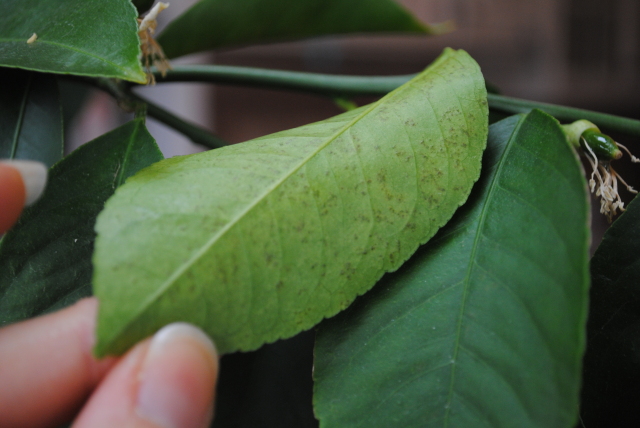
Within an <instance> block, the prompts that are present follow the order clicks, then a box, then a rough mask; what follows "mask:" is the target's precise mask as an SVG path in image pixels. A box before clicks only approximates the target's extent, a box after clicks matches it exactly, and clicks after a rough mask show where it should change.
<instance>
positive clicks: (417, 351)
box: [314, 112, 588, 427]
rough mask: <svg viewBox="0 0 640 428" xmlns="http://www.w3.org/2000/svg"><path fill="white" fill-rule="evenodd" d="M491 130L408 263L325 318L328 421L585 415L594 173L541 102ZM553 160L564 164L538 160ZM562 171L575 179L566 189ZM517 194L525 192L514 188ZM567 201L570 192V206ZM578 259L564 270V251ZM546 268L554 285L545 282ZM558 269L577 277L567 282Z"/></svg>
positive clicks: (415, 422)
mask: <svg viewBox="0 0 640 428" xmlns="http://www.w3.org/2000/svg"><path fill="white" fill-rule="evenodd" d="M538 128H539V129H548V130H550V132H544V133H543V134H542V133H540V132H539V131H538ZM489 135H490V136H489V146H488V148H487V151H486V152H485V159H484V170H483V171H484V172H483V176H482V177H481V180H480V181H479V182H478V183H477V185H476V187H475V188H474V191H473V192H472V195H471V196H470V198H469V200H468V202H467V204H465V206H463V208H462V209H461V210H459V211H458V212H457V213H456V215H455V217H454V219H453V220H452V221H451V222H450V223H449V224H448V225H447V226H446V227H445V228H443V229H442V231H441V232H440V234H439V235H438V236H437V237H436V238H435V239H434V240H432V241H431V242H430V243H429V244H428V245H427V246H425V247H424V248H423V249H421V250H420V251H419V252H418V253H417V254H416V255H415V256H414V257H413V258H412V259H411V260H410V261H409V262H408V263H407V264H405V266H403V268H402V269H401V270H399V271H398V272H396V273H394V274H391V275H388V276H386V277H385V278H384V279H383V280H382V281H381V282H380V283H379V284H378V285H377V286H376V288H374V290H372V291H371V292H370V293H369V294H367V295H365V296H363V297H362V298H360V300H359V301H358V302H357V303H356V304H354V305H353V306H352V307H350V308H349V309H348V310H347V311H345V312H343V313H342V314H340V315H339V316H337V317H335V318H333V319H331V320H327V321H325V322H324V323H323V324H321V326H320V328H319V329H318V333H317V341H316V350H315V355H316V360H315V364H314V367H315V371H314V378H315V381H316V385H315V389H314V408H315V412H316V416H317V417H318V418H319V419H320V421H321V423H322V424H323V426H327V427H331V426H354V427H357V426H372V427H376V426H380V427H383V426H384V427H386V426H428V427H435V426H443V427H444V426H456V427H465V426H474V427H475V426H490V427H498V426H513V425H517V426H539V427H543V426H544V427H549V426H570V423H571V422H574V421H575V417H576V415H575V410H576V407H577V406H576V404H577V395H578V391H579V383H580V379H579V369H580V357H581V354H582V349H583V347H584V333H583V331H582V329H581V327H582V325H583V323H584V321H585V306H586V291H587V284H588V279H587V275H586V266H587V262H586V260H587V257H586V255H587V248H588V246H587V241H588V232H587V227H586V224H587V218H588V216H587V209H586V208H587V202H586V201H587V199H586V192H585V183H584V178H582V175H581V170H580V167H579V166H578V164H577V162H576V159H575V155H574V154H573V153H572V151H571V149H570V148H569V146H568V145H567V143H566V139H565V137H564V134H563V133H562V131H561V130H560V128H559V126H558V124H557V122H555V121H554V120H553V119H552V118H550V117H549V116H547V115H545V114H544V113H540V112H534V113H531V114H529V115H528V116H527V117H526V118H523V119H520V118H518V117H512V118H510V119H508V120H506V121H503V122H501V123H499V124H498V125H493V126H492V127H491V131H490V134H489ZM541 141H544V143H543V144H540V142H541ZM523 142H524V143H523ZM519 146H520V147H519ZM540 146H542V148H541V147H540ZM549 146H554V147H552V148H551V150H552V151H551V152H549V151H547V152H546V153H545V149H547V148H548V147H549ZM556 149H557V150H556ZM541 155H542V157H541ZM558 159H560V161H559V160H558ZM541 160H544V162H541ZM549 160H552V161H554V162H556V168H548V167H547V168H546V169H544V170H543V172H540V170H539V168H542V167H544V166H545V164H546V163H547V161H549ZM550 165H553V163H552V164H550ZM559 165H563V167H562V168H557V167H558V166H559ZM536 167H538V168H536ZM567 169H568V171H567V172H568V173H565V170H567ZM554 171H555V172H554ZM548 173H551V175H549V174H548ZM540 176H542V177H543V178H538V177H540ZM563 177H568V181H567V180H566V178H563ZM545 180H547V182H550V183H551V184H553V185H554V186H555V188H556V189H557V190H558V192H557V193H556V194H555V195H554V193H553V192H550V191H548V190H545V189H547V184H549V183H547V182H545ZM541 181H542V183H541ZM558 182H559V183H560V184H562V182H565V184H563V185H561V186H560V189H558ZM567 183H570V185H566V184H567ZM541 189H542V191H541ZM505 190H509V192H505ZM514 191H515V192H516V193H513V192H514ZM536 192H540V193H542V195H543V196H544V198H542V196H540V195H538V196H536ZM518 194H519V195H520V196H521V195H526V198H525V199H522V198H521V197H517V198H516V199H515V202H514V199H513V196H512V195H518ZM547 198H551V199H550V200H549V201H548V202H547V203H546V206H545V204H541V201H542V200H544V199H547ZM554 198H555V199H554ZM528 201H532V204H533V208H534V209H533V210H534V211H535V214H534V215H532V214H531V213H530V211H531V210H532V204H530V203H529V202H528ZM557 201H561V202H565V204H562V205H566V206H565V207H561V208H560V209H559V210H560V211H562V212H561V213H560V214H557V213H556V214H554V210H558V208H556V205H558V204H555V203H554V202H557ZM518 205H521V206H520V207H518ZM535 207H538V208H537V209H535ZM541 207H542V209H541ZM574 208H575V212H578V213H580V214H575V213H574V215H575V217H572V218H571V219H572V221H574V223H573V224H570V222H568V221H567V220H566V219H563V218H562V216H565V215H566V214H567V213H571V212H572V210H573V209H574ZM541 211H543V212H542V214H543V215H540V214H541ZM513 217H515V219H516V220H513ZM540 217H548V218H554V217H556V218H554V221H557V222H558V225H561V226H562V227H560V228H557V229H558V230H559V231H560V232H561V233H565V232H566V231H567V230H571V232H567V236H569V237H570V238H571V239H570V241H572V242H569V243H567V244H565V243H563V242H562V240H559V239H557V238H558V237H560V236H562V235H561V234H560V235H558V234H557V232H556V228H555V227H554V228H551V229H547V230H546V231H545V229H546V228H547V226H548V223H547V221H546V220H545V219H542V220H541V219H540ZM569 217H571V216H569ZM576 217H577V218H576ZM509 218H512V219H509ZM540 225H542V226H543V227H542V228H540V227H539V226H540ZM576 225H577V226H576ZM514 237H515V238H514ZM532 243H534V244H532ZM558 243H560V245H554V244H558ZM536 246H537V247H538V253H541V254H539V255H538V256H537V257H535V258H533V260H536V261H537V263H532V262H527V263H522V262H521V261H519V262H518V263H513V259H514V258H516V259H518V258H521V256H522V254H524V255H526V257H527V258H532V256H531V254H534V253H535V252H532V249H535V248H534V247H536ZM505 248H509V249H514V248H515V249H517V250H516V251H513V250H511V251H505ZM558 248H559V250H558ZM567 249H568V250H567ZM576 251H578V252H579V253H576ZM546 252H549V254H550V255H548V256H547V255H545V254H544V253H546ZM567 254H578V255H577V256H575V257H572V256H569V257H568V256H567ZM540 257H542V259H543V260H545V262H549V264H548V266H549V268H548V269H544V267H545V266H547V265H546V264H545V263H540V262H539V259H540ZM554 258H555V259H556V261H553V259H554ZM547 259H548V260H547ZM567 259H570V261H571V263H568V264H566V265H568V266H569V268H566V269H564V271H561V269H562V266H563V265H564V264H563V263H560V262H559V261H558V260H562V261H563V262H564V261H566V260H567ZM549 260H551V261H549ZM545 282H546V283H547V284H551V285H542V286H539V284H545ZM558 283H560V284H568V285H566V286H565V288H566V289H568V290H569V291H566V293H565V292H564V291H563V293H565V295H563V293H559V292H558V291H557V289H558V288H562V287H557V284H558ZM507 284H509V286H507ZM536 288H540V290H539V291H536ZM545 293H546V294H545ZM576 297H578V298H577V299H576ZM575 301H577V302H578V303H573V302H575ZM558 302H562V304H560V303H558ZM547 311H548V312H549V313H551V314H553V315H552V316H547ZM557 312H560V313H564V312H571V314H570V315H567V316H563V315H556V313H557ZM529 317H531V318H529ZM547 318H548V319H547ZM505 325H507V326H505ZM563 330H570V331H571V333H570V334H568V333H564V332H563ZM545 332H546V333H545ZM527 341H530V342H531V345H529V346H527V344H526V342H527ZM549 344H550V345H549ZM563 347H566V348H567V351H566V352H563V351H562V349H563ZM371 391H375V392H374V393H371ZM425 398H426V400H425Z"/></svg>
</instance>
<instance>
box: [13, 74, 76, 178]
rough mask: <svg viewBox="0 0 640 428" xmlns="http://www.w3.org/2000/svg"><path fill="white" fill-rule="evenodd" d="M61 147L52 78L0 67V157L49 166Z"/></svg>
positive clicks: (57, 97)
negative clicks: (34, 161)
mask: <svg viewBox="0 0 640 428" xmlns="http://www.w3.org/2000/svg"><path fill="white" fill-rule="evenodd" d="M63 149H64V139H63V137H62V110H61V107H60V94H59V92H58V84H57V82H56V79H55V78H54V77H53V76H51V75H47V74H40V73H34V72H31V71H23V70H12V69H8V68H0V159H31V160H37V161H40V162H43V163H44V164H46V165H47V166H49V167H50V166H52V165H53V164H54V163H56V162H58V161H59V160H60V159H61V158H62V151H63Z"/></svg>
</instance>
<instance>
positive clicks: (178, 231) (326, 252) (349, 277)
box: [94, 50, 487, 355]
mask: <svg viewBox="0 0 640 428" xmlns="http://www.w3.org/2000/svg"><path fill="white" fill-rule="evenodd" d="M485 97H486V92H485V89H484V82H483V79H482V75H481V73H480V70H479V68H478V65H477V64H476V63H475V61H473V59H472V58H471V57H470V56H469V55H468V54H467V53H466V52H463V51H453V50H447V51H446V52H445V53H444V54H443V55H442V56H441V57H440V58H439V59H438V60H437V61H436V62H435V63H434V64H433V65H432V66H431V67H429V68H428V69H427V70H425V72H423V73H422V74H420V75H419V76H418V77H416V78H415V79H414V80H412V81H411V82H409V83H407V84H406V85H404V86H403V87H401V88H398V89H397V90H396V91H394V92H392V93H390V94H389V95H387V96H386V97H384V98H382V99H381V100H379V101H378V102H376V103H374V104H371V105H368V106H364V107H361V108H359V109H356V110H352V111H350V112H347V113H344V114H342V115H339V116H336V117H334V118H331V119H328V120H325V121H322V122H318V123H315V124H311V125H307V126H303V127H301V128H297V129H293V130H289V131H284V132H280V133H277V134H273V135H269V136H266V137H262V138H258V139H256V140H252V141H250V142H247V143H242V144H237V145H233V146H228V147H224V148H221V149H217V150H213V151H210V152H206V153H202V154H196V155H191V156H183V157H175V158H171V159H167V160H166V161H164V162H160V163H158V164H156V165H155V166H152V167H151V168H149V169H146V170H145V171H143V172H142V173H140V174H138V175H136V176H135V177H132V179H131V180H129V182H127V184H126V185H125V186H123V187H122V188H121V189H119V190H118V191H117V192H116V194H115V195H114V197H113V198H112V199H110V200H109V202H107V205H106V207H105V211H104V212H103V213H102V214H101V215H100V216H99V218H98V223H97V231H98V239H97V241H96V252H95V257H94V265H95V276H94V287H95V291H96V295H97V296H98V297H99V298H100V300H101V304H100V313H99V316H98V327H97V329H98V333H97V337H98V343H97V348H96V352H97V354H98V355H104V354H111V353H122V352H124V351H126V349H127V348H128V347H129V346H131V345H133V344H134V343H136V342H137V341H138V340H139V339H141V338H143V337H146V336H148V335H149V334H151V333H153V332H154V331H156V330H157V329H159V328H160V327H162V326H163V325H165V324H167V323H170V322H173V321H177V320H183V321H188V322H191V323H194V324H196V325H199V326H201V327H203V328H204V329H205V330H206V331H207V332H208V333H209V334H210V335H211V336H212V337H213V338H214V339H215V341H216V346H217V347H218V349H219V350H220V352H223V353H225V352H230V351H235V350H251V349H255V348H257V347H259V346H260V345H262V344H264V343H266V342H272V341H275V340H277V339H280V338H285V337H290V336H292V335H294V334H296V333H298V332H299V331H302V330H305V329H308V328H310V327H311V326H313V325H314V324H316V323H318V322H319V321H320V320H321V319H322V318H324V317H327V316H331V315H334V314H335V313H337V312H338V311H340V310H342V309H344V308H345V307H347V306H348V305H349V304H350V303H351V302H352V301H353V299H354V298H355V297H356V296H357V295H359V294H362V293H364V292H365V291H367V290H368V289H369V288H370V287H371V286H372V285H373V284H374V283H375V282H376V281H377V280H378V279H379V278H380V276H381V275H382V274H383V273H384V272H386V271H390V270H395V269H397V268H398V267H399V266H400V265H401V264H402V262H404V261H405V260H406V259H407V258H408V257H409V256H410V255H411V254H412V253H413V252H414V251H415V250H416V248H417V246H418V245H419V244H420V243H423V242H425V241H426V240H427V239H429V238H430V237H431V236H433V234H435V232H436V231H437V229H438V228H439V227H441V226H442V225H443V224H444V223H446V222H447V220H449V218H450V217H451V215H452V214H453V212H454V211H455V210H456V209H457V207H458V206H459V205H460V204H461V203H462V202H463V201H464V200H466V198H467V196H468V194H469V191H470V188H471V185H472V183H473V182H474V181H475V180H476V179H477V178H478V175H479V168H480V159H481V154H482V151H483V149H484V147H485V144H486V133H487V106H486V98H485Z"/></svg>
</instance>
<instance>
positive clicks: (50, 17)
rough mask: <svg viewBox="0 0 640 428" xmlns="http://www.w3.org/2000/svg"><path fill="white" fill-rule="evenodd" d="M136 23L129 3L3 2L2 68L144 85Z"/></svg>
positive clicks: (107, 0)
mask: <svg viewBox="0 0 640 428" xmlns="http://www.w3.org/2000/svg"><path fill="white" fill-rule="evenodd" d="M136 18H137V12H136V9H135V7H134V6H133V4H131V2H130V1H129V0H100V1H86V0H64V1H61V0H4V1H3V2H2V13H1V14H0V66H5V67H17V68H24V69H28V70H36V71H43V72H49V73H62V74H76V75H84V76H105V77H117V78H121V79H125V80H131V81H134V82H139V83H144V82H145V81H146V77H145V74H144V71H143V70H142V66H141V64H140V61H139V59H138V57H139V55H140V47H139V44H140V42H139V40H138V34H137V22H136ZM34 33H35V34H37V39H36V40H35V41H34V42H33V43H27V40H28V39H29V38H30V37H31V36H32V35H33V34H34Z"/></svg>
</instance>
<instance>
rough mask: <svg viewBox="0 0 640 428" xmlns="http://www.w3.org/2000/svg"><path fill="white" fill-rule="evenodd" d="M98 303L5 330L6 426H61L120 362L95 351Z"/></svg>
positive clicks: (1, 376)
mask: <svg viewBox="0 0 640 428" xmlns="http://www.w3.org/2000/svg"><path fill="white" fill-rule="evenodd" d="M97 305H98V302H97V300H96V299H95V298H89V299H83V300H81V301H80V302H78V303H76V304H75V305H73V306H71V307H69V308H66V309H63V310H61V311H59V312H55V313H53V314H49V315H45V316H41V317H38V318H33V319H31V320H28V321H24V322H20V323H16V324H13V325H10V326H8V327H4V328H2V329H0V415H1V423H0V425H1V426H2V427H18V426H20V427H22V426H33V427H47V426H59V425H60V424H62V423H64V422H68V421H69V420H71V418H72V417H73V415H74V414H76V413H77V411H78V410H79V408H80V406H81V405H82V404H83V403H84V401H85V400H86V399H87V397H88V396H89V395H90V393H91V391H93V389H94V388H95V387H96V385H97V384H98V382H99V381H100V380H101V379H102V377H103V376H104V374H105V373H106V372H107V371H108V370H109V369H110V367H111V366H112V365H113V364H114V363H115V359H114V358H108V359H105V360H102V361H98V360H96V359H95V358H94V357H93V355H92V353H91V352H92V348H93V342H94V326H95V319H96V311H97Z"/></svg>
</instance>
